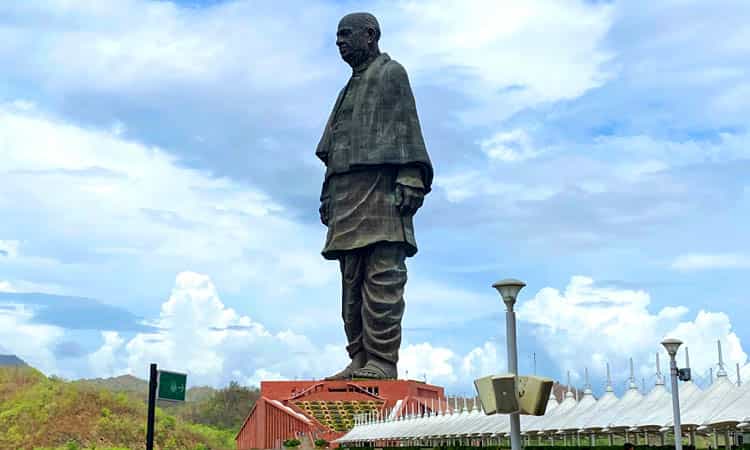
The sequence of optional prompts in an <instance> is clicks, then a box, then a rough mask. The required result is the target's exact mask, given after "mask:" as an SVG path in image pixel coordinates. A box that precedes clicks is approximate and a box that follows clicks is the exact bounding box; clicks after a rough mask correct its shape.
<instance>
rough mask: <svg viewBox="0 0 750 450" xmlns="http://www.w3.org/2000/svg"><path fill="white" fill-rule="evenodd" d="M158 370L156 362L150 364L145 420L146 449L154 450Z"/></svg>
mask: <svg viewBox="0 0 750 450" xmlns="http://www.w3.org/2000/svg"><path fill="white" fill-rule="evenodd" d="M158 377H159V372H158V371H157V370H156V364H153V363H152V364H151V373H150V374H149V377H148V419H147V422H146V450H154V417H155V415H156V414H155V413H156V385H157V383H158Z"/></svg>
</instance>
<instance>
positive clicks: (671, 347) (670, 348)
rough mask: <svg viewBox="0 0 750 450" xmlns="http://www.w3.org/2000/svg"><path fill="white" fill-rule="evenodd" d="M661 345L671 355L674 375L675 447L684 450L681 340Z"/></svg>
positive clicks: (672, 340)
mask: <svg viewBox="0 0 750 450" xmlns="http://www.w3.org/2000/svg"><path fill="white" fill-rule="evenodd" d="M661 345H663V346H664V348H665V349H667V353H669V372H670V374H671V375H672V416H673V419H672V421H673V422H674V446H675V449H676V450H682V424H681V423H680V391H679V388H678V387H677V361H676V360H675V356H676V355H677V349H678V348H680V345H682V341H681V340H679V339H673V338H667V339H664V340H663V341H661Z"/></svg>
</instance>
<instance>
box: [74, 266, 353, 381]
mask: <svg viewBox="0 0 750 450" xmlns="http://www.w3.org/2000/svg"><path fill="white" fill-rule="evenodd" d="M152 325H153V326H154V327H156V328H157V329H158V330H159V331H157V332H153V333H137V334H135V335H134V336H133V337H131V338H126V337H124V336H122V335H120V334H119V333H117V332H103V333H102V337H103V339H104V343H103V344H102V345H101V347H100V348H99V349H98V350H97V351H96V352H94V353H92V354H91V355H89V357H88V360H89V364H90V367H91V370H92V371H93V372H95V373H97V374H107V375H115V374H118V373H123V372H127V373H134V374H138V373H141V372H142V371H143V370H145V369H144V368H145V367H148V365H149V364H150V363H151V362H156V363H157V364H159V366H160V367H163V368H165V369H172V370H181V371H185V372H187V373H188V374H189V375H190V378H191V380H192V381H191V382H192V383H197V384H204V383H205V384H211V385H221V384H224V383H227V382H228V381H230V380H231V379H235V380H237V381H239V382H242V383H246V384H254V383H257V382H258V380H260V379H268V378H271V379H278V378H282V377H286V378H292V377H295V376H304V377H317V378H319V377H322V376H325V375H329V373H328V372H333V371H335V370H338V369H337V367H338V366H341V367H343V366H344V365H346V362H347V361H348V358H346V353H345V352H344V349H343V348H339V347H335V346H316V345H314V344H313V343H312V342H311V341H310V340H309V339H308V338H307V337H306V336H304V335H301V334H299V333H296V332H294V331H292V330H283V331H279V332H275V333H273V332H271V331H269V330H268V329H267V328H266V327H265V326H264V325H262V324H260V323H258V322H257V321H254V320H252V319H251V318H250V317H248V316H246V315H241V314H239V313H237V312H236V311H235V310H234V309H232V308H229V307H227V306H226V305H224V303H223V302H222V301H221V300H220V299H219V294H218V292H217V290H216V286H215V285H214V283H213V282H212V281H211V279H210V278H209V277H208V276H206V275H203V274H198V273H195V272H181V273H180V274H178V275H177V278H176V280H175V285H174V288H173V289H172V293H171V295H170V296H169V298H168V299H167V300H166V301H165V302H164V303H163V304H162V306H161V311H160V313H159V317H158V318H156V319H155V320H153V321H152ZM321 354H325V355H326V357H325V358H320V355H321Z"/></svg>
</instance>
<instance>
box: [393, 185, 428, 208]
mask: <svg viewBox="0 0 750 450" xmlns="http://www.w3.org/2000/svg"><path fill="white" fill-rule="evenodd" d="M423 202H424V191H423V190H422V189H419V188H414V187H411V186H406V185H403V184H396V206H397V207H398V210H399V212H401V215H402V216H411V215H414V213H416V212H417V210H418V209H419V208H420V207H421V206H422V203H423Z"/></svg>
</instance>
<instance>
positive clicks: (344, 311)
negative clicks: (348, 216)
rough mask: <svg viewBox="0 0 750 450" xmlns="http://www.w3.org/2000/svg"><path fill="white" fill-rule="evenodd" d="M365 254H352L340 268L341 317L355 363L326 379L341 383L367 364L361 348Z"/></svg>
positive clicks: (348, 255) (341, 259)
mask: <svg viewBox="0 0 750 450" xmlns="http://www.w3.org/2000/svg"><path fill="white" fill-rule="evenodd" d="M365 255H366V252H365V251H363V250H352V251H350V252H347V253H346V254H344V255H343V256H341V258H339V267H340V268H341V317H342V318H343V319H344V331H345V332H346V339H347V342H348V345H347V346H346V351H347V352H348V353H349V357H350V358H351V359H352V362H351V363H350V364H349V365H348V366H346V367H345V368H344V369H343V370H342V371H340V372H338V373H336V374H334V375H332V376H330V377H328V378H326V379H327V380H342V379H348V378H351V377H352V373H353V371H354V370H356V369H360V368H362V367H363V366H364V365H365V363H366V362H367V354H366V352H365V351H364V348H363V346H362V281H363V280H364V266H365Z"/></svg>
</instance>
